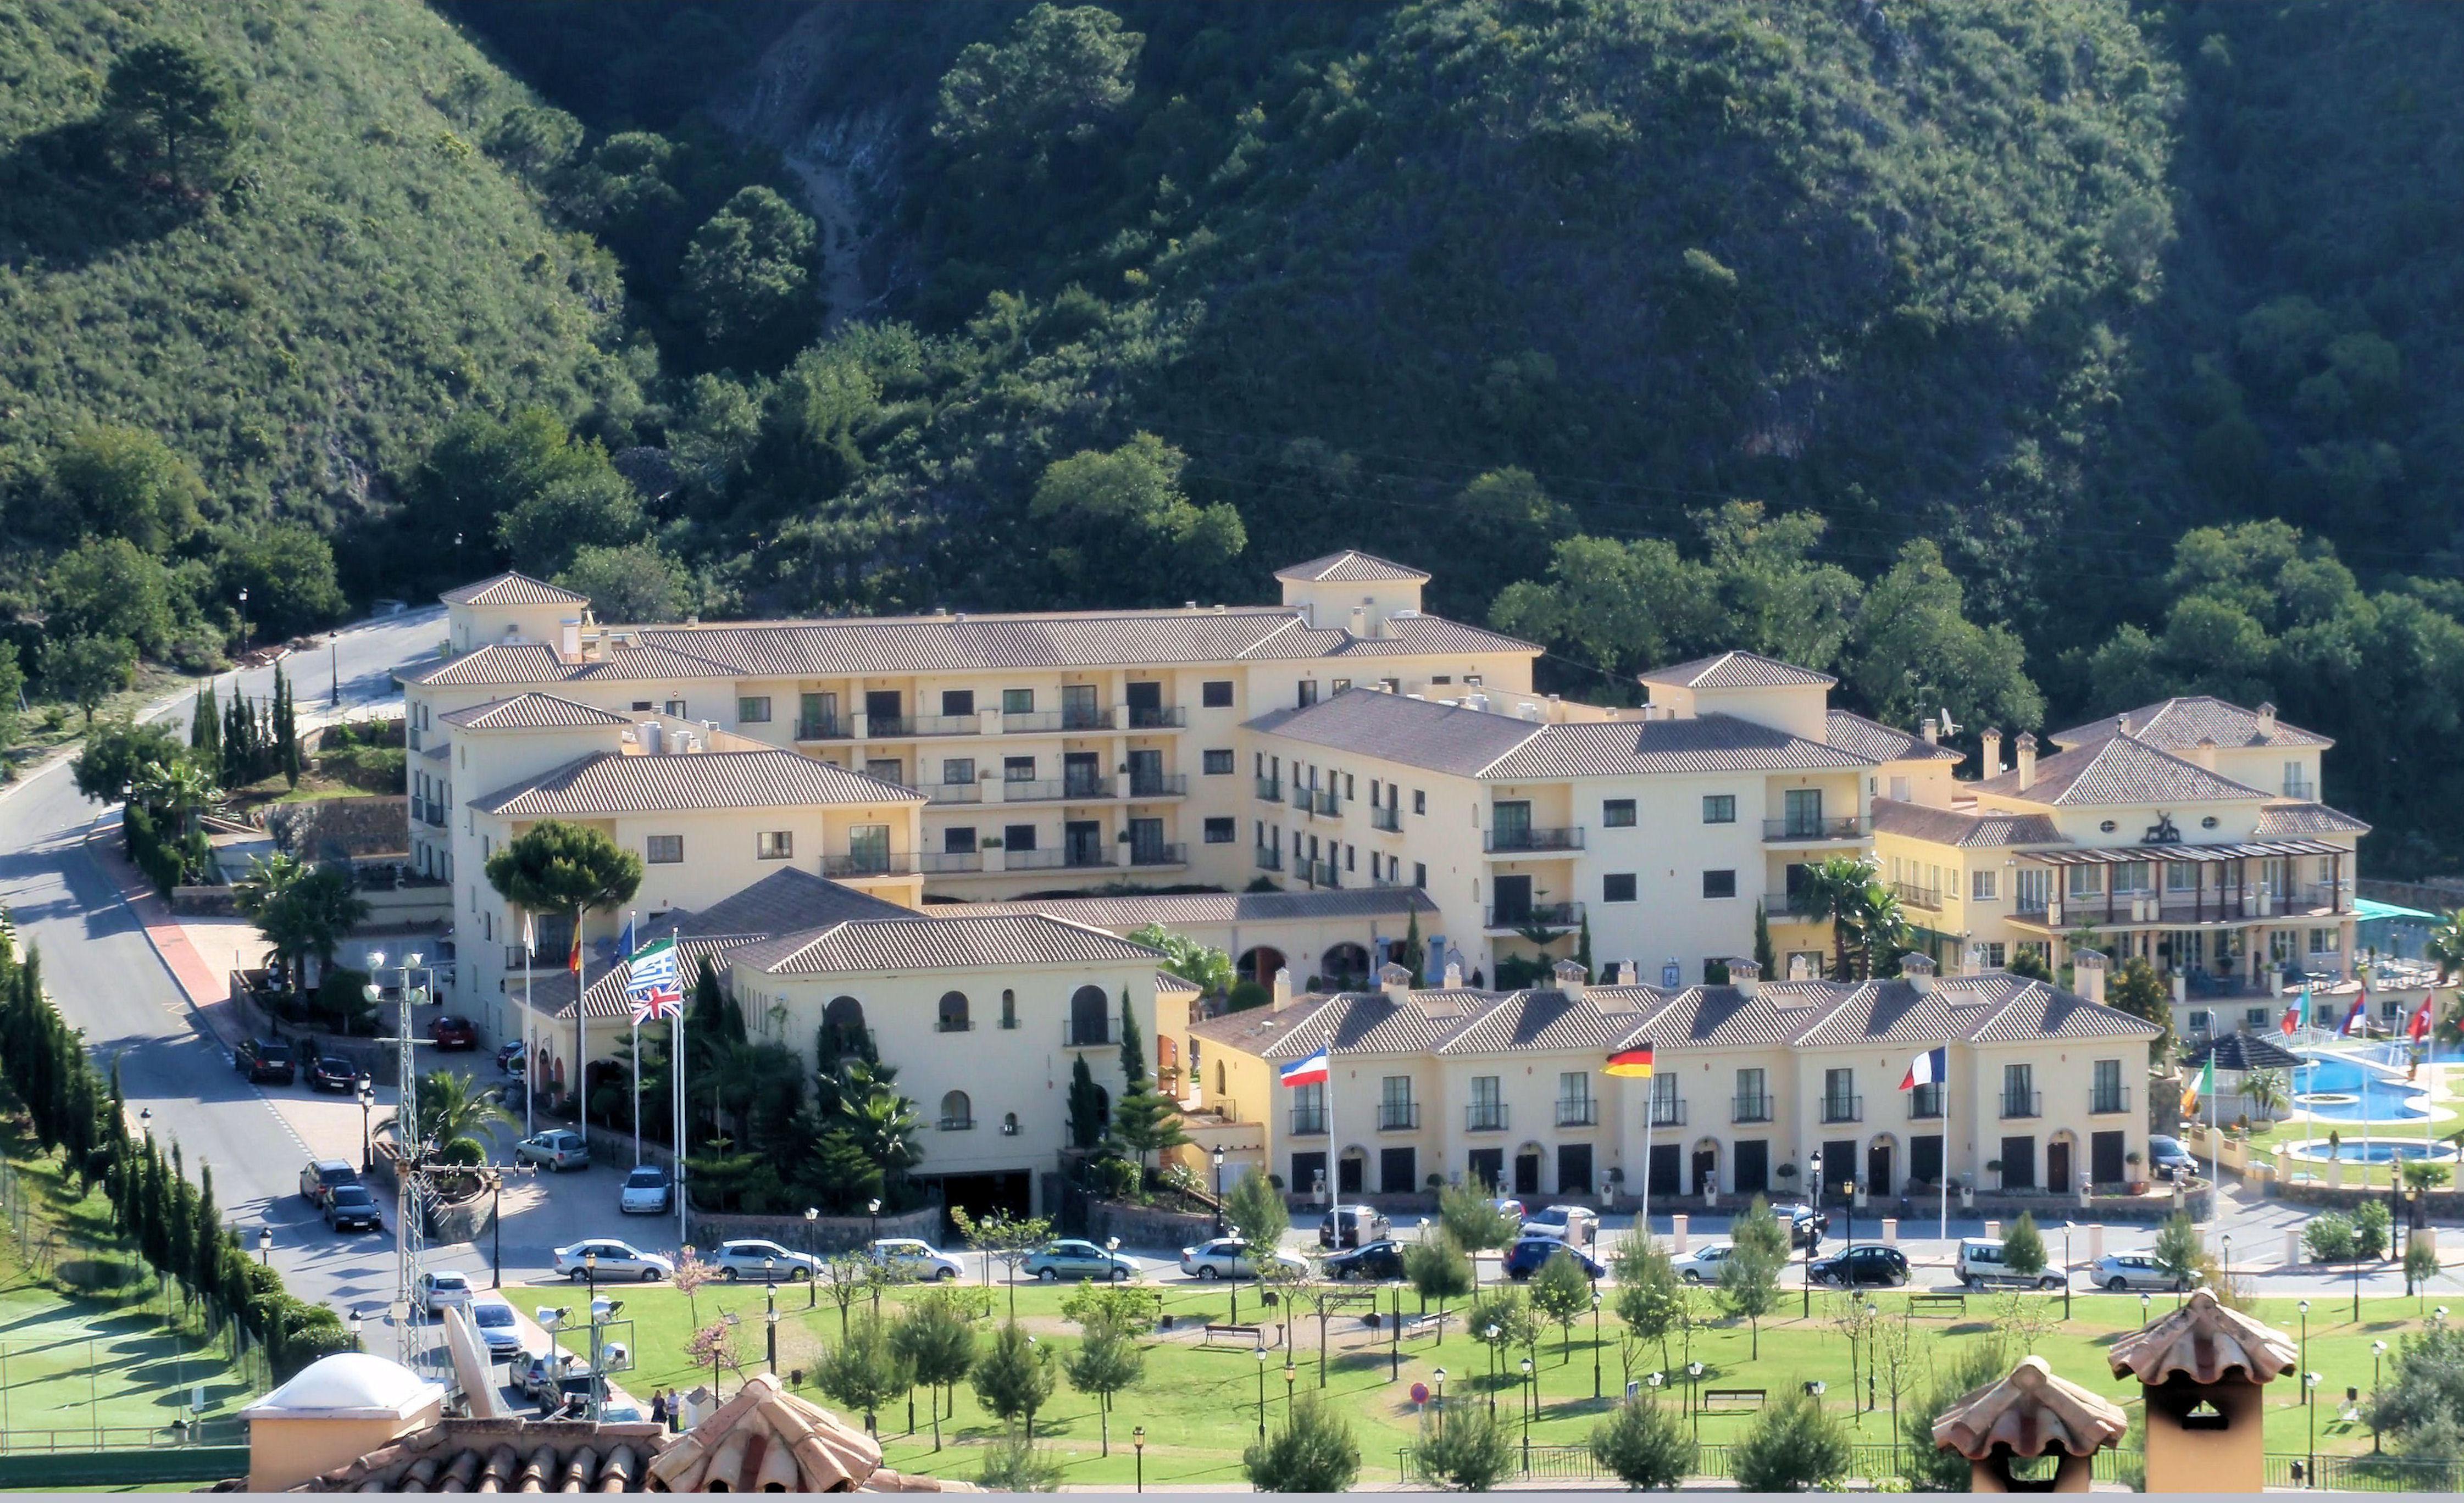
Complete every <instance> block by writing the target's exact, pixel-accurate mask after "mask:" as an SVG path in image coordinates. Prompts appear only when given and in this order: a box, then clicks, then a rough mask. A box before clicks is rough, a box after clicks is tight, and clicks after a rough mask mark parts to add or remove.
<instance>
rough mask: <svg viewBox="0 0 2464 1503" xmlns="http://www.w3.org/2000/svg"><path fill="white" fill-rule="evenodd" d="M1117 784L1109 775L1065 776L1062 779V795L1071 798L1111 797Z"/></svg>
mask: <svg viewBox="0 0 2464 1503" xmlns="http://www.w3.org/2000/svg"><path fill="white" fill-rule="evenodd" d="M1116 786H1117V785H1116V784H1114V783H1113V781H1112V780H1111V778H1109V777H1103V776H1093V777H1089V776H1084V775H1081V776H1078V777H1065V778H1063V779H1062V780H1061V796H1062V797H1063V798H1066V799H1071V800H1077V799H1093V798H1110V797H1111V796H1112V790H1113V789H1114V788H1115V787H1116Z"/></svg>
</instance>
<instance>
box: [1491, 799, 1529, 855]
mask: <svg viewBox="0 0 2464 1503" xmlns="http://www.w3.org/2000/svg"><path fill="white" fill-rule="evenodd" d="M1489 827H1490V829H1489V833H1490V834H1491V835H1493V836H1495V837H1496V845H1497V848H1498V849H1499V850H1501V851H1519V850H1522V849H1524V848H1525V847H1527V846H1529V844H1530V843H1531V806H1530V805H1529V803H1525V802H1522V801H1520V800H1516V801H1511V802H1506V803H1500V804H1496V805H1493V806H1491V808H1490V811H1489Z"/></svg>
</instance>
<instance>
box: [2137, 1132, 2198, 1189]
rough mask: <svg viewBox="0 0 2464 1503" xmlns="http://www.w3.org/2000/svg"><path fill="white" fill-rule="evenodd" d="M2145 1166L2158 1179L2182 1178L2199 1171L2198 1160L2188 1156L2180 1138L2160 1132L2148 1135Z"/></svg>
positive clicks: (2188, 1151)
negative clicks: (2168, 1136) (2170, 1136)
mask: <svg viewBox="0 0 2464 1503" xmlns="http://www.w3.org/2000/svg"><path fill="white" fill-rule="evenodd" d="M2147 1166H2148V1168H2149V1169H2150V1170H2151V1171H2153V1172H2154V1174H2155V1176H2156V1177H2157V1178H2158V1179H2160V1180H2184V1179H2189V1177H2190V1176H2192V1175H2194V1174H2196V1173H2198V1172H2199V1161H2198V1160H2196V1159H2194V1158H2191V1157H2190V1150H2189V1149H2188V1148H2185V1147H2183V1146H2182V1140H2181V1139H2179V1138H2167V1137H2166V1136H2165V1135H2163V1134H2162V1133H2151V1134H2149V1135H2148V1138H2147Z"/></svg>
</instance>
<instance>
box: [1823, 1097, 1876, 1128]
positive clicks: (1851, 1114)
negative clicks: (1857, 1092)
mask: <svg viewBox="0 0 2464 1503" xmlns="http://www.w3.org/2000/svg"><path fill="white" fill-rule="evenodd" d="M1822 1120H1823V1121H1824V1122H1863V1121H1864V1120H1865V1099H1864V1098H1863V1097H1861V1096H1826V1097H1824V1098H1823V1099H1822Z"/></svg>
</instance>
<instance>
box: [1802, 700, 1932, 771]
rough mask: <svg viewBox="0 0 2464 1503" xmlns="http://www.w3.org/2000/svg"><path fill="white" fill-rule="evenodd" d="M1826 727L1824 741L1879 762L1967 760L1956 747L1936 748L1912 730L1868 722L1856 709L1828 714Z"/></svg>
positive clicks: (1827, 712)
mask: <svg viewBox="0 0 2464 1503" xmlns="http://www.w3.org/2000/svg"><path fill="white" fill-rule="evenodd" d="M1824 728H1825V729H1824V730H1823V732H1822V739H1823V740H1824V741H1826V742H1829V743H1830V744H1831V745H1833V746H1835V747H1837V748H1839V749H1840V750H1841V751H1843V752H1856V753H1857V754H1858V755H1859V756H1862V757H1871V758H1872V759H1873V760H1875V761H1877V762H1958V761H1963V760H1965V759H1966V757H1967V753H1966V752H1962V751H1960V750H1959V749H1958V748H1957V747H1947V746H1940V745H1937V744H1936V743H1934V742H1931V741H1927V740H1926V739H1925V737H1923V736H1921V735H1917V734H1915V733H1914V732H1912V731H1906V730H1900V729H1898V728H1897V727H1895V726H1886V725H1883V724H1882V723H1881V721H1879V720H1868V719H1866V718H1865V717H1864V716H1862V715H1859V714H1858V713H1857V712H1855V711H1854V710H1847V709H1834V710H1829V711H1826V712H1825V718H1824Z"/></svg>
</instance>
